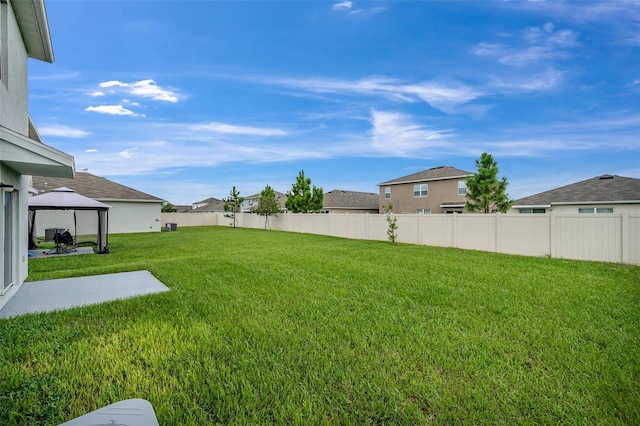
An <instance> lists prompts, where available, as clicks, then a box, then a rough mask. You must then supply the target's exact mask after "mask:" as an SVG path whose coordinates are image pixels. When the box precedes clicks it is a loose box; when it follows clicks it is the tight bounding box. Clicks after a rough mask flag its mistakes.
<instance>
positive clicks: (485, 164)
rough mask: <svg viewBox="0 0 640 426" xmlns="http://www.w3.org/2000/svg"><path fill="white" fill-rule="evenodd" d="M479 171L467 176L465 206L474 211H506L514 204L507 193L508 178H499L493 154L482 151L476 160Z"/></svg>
mask: <svg viewBox="0 0 640 426" xmlns="http://www.w3.org/2000/svg"><path fill="white" fill-rule="evenodd" d="M476 167H477V169H478V171H477V172H476V174H475V175H473V176H471V177H469V178H467V202H466V203H465V208H466V209H467V210H469V211H472V212H477V211H480V212H482V213H495V212H501V213H506V212H507V211H508V210H509V209H510V208H511V204H513V200H510V199H509V195H508V194H507V185H508V184H509V183H508V182H507V178H505V177H503V178H502V179H498V163H496V161H495V160H494V159H493V156H492V155H491V154H487V153H486V152H484V153H482V155H481V156H480V159H478V160H476Z"/></svg>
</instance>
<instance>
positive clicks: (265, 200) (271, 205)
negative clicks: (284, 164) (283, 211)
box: [253, 185, 280, 229]
mask: <svg viewBox="0 0 640 426" xmlns="http://www.w3.org/2000/svg"><path fill="white" fill-rule="evenodd" d="M253 212H254V213H257V214H259V215H260V216H264V229H267V228H268V225H269V216H277V215H278V213H280V204H278V200H277V199H276V192H275V191H274V190H273V188H271V187H270V186H269V185H267V186H265V187H264V189H263V190H262V192H260V199H259V200H258V206H257V207H256V208H255V209H254V210H253Z"/></svg>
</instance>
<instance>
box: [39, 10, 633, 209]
mask: <svg viewBox="0 0 640 426" xmlns="http://www.w3.org/2000/svg"><path fill="white" fill-rule="evenodd" d="M46 8H47V13H48V18H49V27H50V31H51V35H52V41H53V48H54V53H55V58H56V61H55V63H54V64H46V63H41V62H38V61H33V60H31V61H30V64H29V92H30V94H29V102H30V104H29V108H30V112H31V115H32V117H33V119H34V121H35V123H36V125H37V127H38V129H39V131H40V134H41V136H42V138H43V140H44V141H45V143H47V144H48V145H51V146H53V147H55V148H57V149H60V150H62V151H64V152H67V153H69V154H71V155H73V156H74V157H75V161H76V168H77V169H78V170H83V169H87V170H88V171H89V172H90V173H93V174H96V175H99V176H104V177H106V178H109V179H111V180H114V181H116V182H119V183H122V184H124V185H128V186H131V187H133V188H136V189H138V190H141V191H144V192H147V193H150V194H152V195H155V196H157V197H161V198H163V199H166V200H169V201H171V202H172V203H174V204H191V203H193V202H195V201H199V200H202V199H205V198H207V197H211V196H214V197H216V198H223V197H226V196H228V195H229V191H230V189H231V187H232V186H234V185H235V186H236V187H237V188H238V190H239V191H240V194H241V195H244V196H246V195H252V194H254V193H258V192H260V191H261V190H262V189H263V188H264V187H265V185H271V186H272V187H273V188H274V189H276V190H277V191H281V192H286V191H287V190H289V189H291V185H292V184H293V183H294V182H295V178H296V176H297V175H298V172H299V171H300V170H302V169H304V171H305V174H306V175H307V176H308V177H310V178H311V179H312V183H313V185H315V186H320V187H322V188H323V190H324V191H330V190H333V189H344V190H353V191H365V192H377V191H378V187H377V184H379V183H381V182H384V181H386V180H390V179H393V178H397V177H400V176H404V175H407V174H410V173H414V172H417V171H420V170H424V169H427V168H430V167H435V166H440V165H448V166H453V167H457V168H460V169H463V170H468V171H471V172H475V170H476V168H475V160H476V159H477V158H479V156H480V154H481V153H482V152H489V153H491V154H493V156H494V157H495V158H496V160H497V161H498V165H499V169H500V176H506V177H507V178H508V180H509V188H508V192H509V194H510V196H511V197H512V198H520V197H524V196H528V195H531V194H534V193H537V192H541V191H545V190H548V189H552V188H555V187H558V186H561V185H565V184H569V183H573V182H577V181H579V180H583V179H588V178H591V177H594V176H597V175H600V174H605V173H610V174H618V175H622V176H630V177H640V2H638V1H637V0H635V1H625V0H616V1H602V2H587V1H573V2H571V1H473V2H463V1H449V2H445V1H420V2H418V1H413V2H412V1H402V2H401V1H376V2H359V1H352V2H350V1H342V2H335V1H334V2H328V1H277V2H276V1H253V2H249V1H234V2H226V1H179V2H176V1H137V2H136V1H60V0H47V1H46Z"/></svg>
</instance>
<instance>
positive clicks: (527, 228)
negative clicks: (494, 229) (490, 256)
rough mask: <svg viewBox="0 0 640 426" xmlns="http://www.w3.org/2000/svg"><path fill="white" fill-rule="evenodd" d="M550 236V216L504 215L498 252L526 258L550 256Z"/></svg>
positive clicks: (499, 233) (501, 220)
mask: <svg viewBox="0 0 640 426" xmlns="http://www.w3.org/2000/svg"><path fill="white" fill-rule="evenodd" d="M550 234H551V226H550V217H549V215H543V214H532V215H527V217H523V216H522V215H502V216H500V227H499V229H498V250H497V251H499V252H500V253H510V254H520V255H524V256H550V255H551V248H550V244H551V241H550Z"/></svg>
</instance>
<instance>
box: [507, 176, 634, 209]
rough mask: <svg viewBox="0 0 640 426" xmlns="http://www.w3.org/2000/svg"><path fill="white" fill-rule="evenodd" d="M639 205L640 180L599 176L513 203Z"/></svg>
mask: <svg viewBox="0 0 640 426" xmlns="http://www.w3.org/2000/svg"><path fill="white" fill-rule="evenodd" d="M604 202H607V203H613V202H616V203H629V202H635V203H640V179H635V178H630V177H623V176H617V175H601V176H596V177H593V178H591V179H587V180H583V181H581V182H576V183H572V184H570V185H566V186H562V187H560V188H556V189H552V190H550V191H545V192H541V193H539V194H534V195H530V196H528V197H524V198H520V199H519V200H515V201H514V202H513V207H519V206H551V205H552V204H588V203H604Z"/></svg>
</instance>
